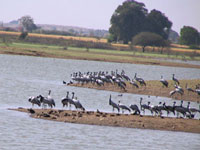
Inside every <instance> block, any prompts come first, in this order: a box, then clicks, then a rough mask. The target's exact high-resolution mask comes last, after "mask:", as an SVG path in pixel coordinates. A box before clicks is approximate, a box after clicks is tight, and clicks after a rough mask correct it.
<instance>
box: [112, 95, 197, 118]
mask: <svg viewBox="0 0 200 150" xmlns="http://www.w3.org/2000/svg"><path fill="white" fill-rule="evenodd" d="M142 100H143V98H142V97H141V98H140V109H139V107H138V106H137V105H136V104H131V105H129V106H126V105H124V104H121V103H120V101H119V102H118V104H117V103H115V102H114V101H113V100H112V99H111V95H110V99H109V105H111V106H112V108H113V112H114V111H115V109H116V110H117V111H118V113H119V112H120V109H121V110H122V113H124V111H128V112H131V110H132V111H133V114H137V115H140V114H141V111H142V112H143V114H145V111H147V110H148V111H149V112H150V113H151V114H152V115H158V116H162V115H163V111H165V112H166V113H167V116H168V115H169V114H170V113H173V115H174V116H177V117H179V114H182V117H188V118H194V116H195V114H196V113H200V105H199V109H197V108H192V107H190V102H188V105H187V107H184V106H183V101H181V103H180V105H176V102H175V101H174V102H173V105H172V106H171V105H166V103H165V102H163V104H162V102H159V104H158V105H151V102H150V101H148V102H147V104H144V103H142Z"/></svg>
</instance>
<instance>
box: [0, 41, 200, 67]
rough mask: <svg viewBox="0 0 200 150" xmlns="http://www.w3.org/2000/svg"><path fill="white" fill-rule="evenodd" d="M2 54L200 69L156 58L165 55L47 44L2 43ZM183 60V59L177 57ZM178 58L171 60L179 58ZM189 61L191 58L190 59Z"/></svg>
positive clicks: (0, 51) (0, 46)
mask: <svg viewBox="0 0 200 150" xmlns="http://www.w3.org/2000/svg"><path fill="white" fill-rule="evenodd" d="M0 53H1V54H16V55H29V56H40V57H54V58H64V59H81V60H96V61H108V62H120V63H134V64H149V65H162V66H173V67H187V68H200V66H198V65H190V64H183V63H174V62H165V61H159V60H155V59H154V58H168V56H167V55H165V54H162V55H161V54H152V53H141V52H135V53H133V52H130V51H116V50H109V49H95V48H79V47H67V48H66V47H64V46H56V45H46V44H30V43H9V44H8V45H6V44H5V43H0ZM177 57H178V58H180V59H181V57H179V56H177ZM177 57H176V56H173V57H170V58H177ZM188 59H189V57H188Z"/></svg>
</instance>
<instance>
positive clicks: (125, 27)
mask: <svg viewBox="0 0 200 150" xmlns="http://www.w3.org/2000/svg"><path fill="white" fill-rule="evenodd" d="M110 22H111V27H110V29H109V32H110V34H111V35H112V36H111V37H112V38H110V39H112V40H113V41H120V40H121V41H123V42H124V43H128V42H129V41H131V40H132V37H134V36H135V35H137V34H138V33H140V32H153V33H156V34H159V35H160V36H162V37H163V38H164V39H167V38H168V35H169V31H170V28H171V26H172V22H170V21H169V20H168V18H167V17H166V16H165V15H164V14H163V13H162V12H160V11H158V10H155V9H154V10H152V11H151V12H150V13H149V14H148V10H147V9H146V8H145V5H144V4H143V3H139V2H137V1H135V0H126V1H125V2H124V3H123V4H122V5H120V6H118V7H117V9H116V10H115V12H114V14H113V15H112V17H111V20H110Z"/></svg>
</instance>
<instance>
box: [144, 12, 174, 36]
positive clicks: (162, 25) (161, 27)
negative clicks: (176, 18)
mask: <svg viewBox="0 0 200 150" xmlns="http://www.w3.org/2000/svg"><path fill="white" fill-rule="evenodd" d="M145 25H146V27H145V30H146V31H149V32H153V33H156V34H159V35H160V36H162V37H163V38H164V39H168V35H169V32H170V29H171V26H172V22H171V21H169V20H168V18H167V17H166V16H165V15H164V14H163V13H162V12H160V11H158V10H155V9H153V10H152V11H151V12H150V13H149V14H148V15H147V20H146V23H145Z"/></svg>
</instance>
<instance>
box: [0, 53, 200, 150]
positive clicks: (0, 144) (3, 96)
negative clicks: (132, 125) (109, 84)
mask: <svg viewBox="0 0 200 150" xmlns="http://www.w3.org/2000/svg"><path fill="white" fill-rule="evenodd" d="M0 64H1V67H0V117H1V118H0V149H2V150H4V149H8V150H12V149H48V150H51V149H52V150H54V149H89V150H90V149H91V150H93V149H116V150H117V149H142V150H143V149H145V150H146V149H155V150H160V149H169V150H173V149H178V150H188V149H192V150H193V149H194V150H197V149H199V147H200V143H199V141H200V135H199V134H192V133H184V132H169V131H157V130H141V129H129V128H118V127H105V126H91V125H79V124H70V123H62V122H53V121H46V120H40V119H33V118H30V117H29V115H28V114H25V113H20V112H15V111H10V110H7V108H17V107H27V108H28V107H31V105H30V103H29V102H28V100H27V99H28V97H29V96H36V95H39V94H43V95H47V93H48V90H49V89H51V90H52V97H53V98H54V99H55V101H56V108H62V106H61V103H60V100H61V98H62V97H64V96H65V95H66V91H70V92H72V91H74V92H75V93H76V95H77V97H78V99H79V100H80V101H81V102H82V104H83V105H84V106H85V107H86V109H87V110H96V109H99V110H100V111H107V112H111V111H112V109H111V107H110V106H109V105H108V98H109V95H110V94H112V95H113V100H115V101H118V100H121V101H122V102H123V103H124V104H127V105H129V104H132V103H133V104H138V103H139V98H140V96H141V95H133V94H123V96H122V97H118V96H117V95H118V94H119V93H115V92H110V91H98V90H93V89H84V88H77V87H67V86H64V85H62V80H66V81H69V80H70V74H71V73H72V72H74V71H81V72H87V71H99V70H102V71H111V70H115V69H118V70H119V71H121V70H122V69H124V70H125V71H126V73H127V74H128V75H129V76H131V77H133V76H134V74H135V73H136V72H137V74H138V76H141V77H143V78H144V79H145V80H158V79H160V76H161V74H162V75H164V77H165V78H166V79H171V76H172V73H175V74H176V76H177V78H179V79H196V78H199V77H200V70H199V69H185V68H173V67H160V66H149V65H148V66H147V65H134V64H119V63H103V62H95V61H79V60H64V59H53V58H40V57H28V56H12V55H0ZM143 97H144V102H146V101H149V100H150V101H151V100H152V103H153V104H155V105H156V104H158V102H159V101H160V100H162V101H165V102H166V103H167V104H172V102H173V101H172V100H171V99H168V98H161V97H154V96H151V97H150V98H148V97H147V96H143ZM178 103H179V102H178ZM184 105H186V104H184ZM191 105H192V106H193V107H196V108H198V105H197V104H196V103H192V104H191ZM198 118H199V116H197V119H198Z"/></svg>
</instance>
